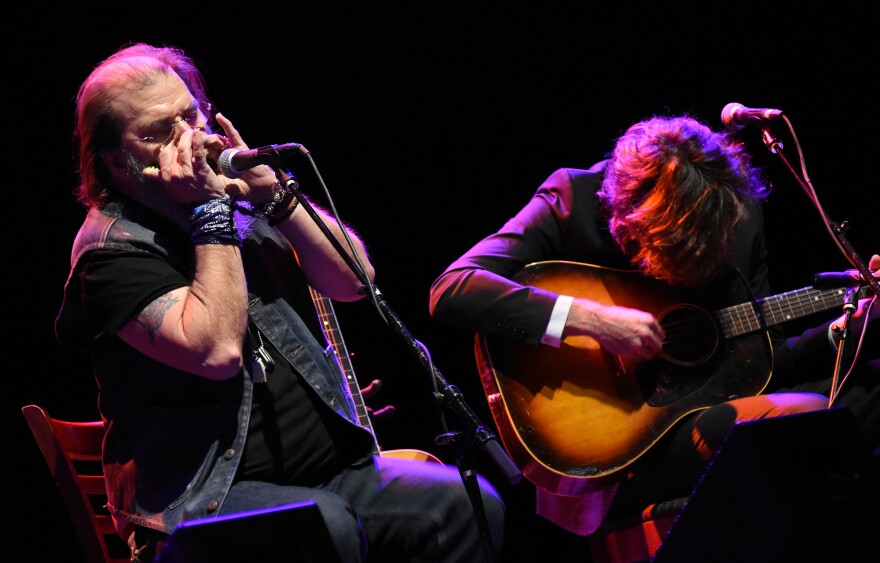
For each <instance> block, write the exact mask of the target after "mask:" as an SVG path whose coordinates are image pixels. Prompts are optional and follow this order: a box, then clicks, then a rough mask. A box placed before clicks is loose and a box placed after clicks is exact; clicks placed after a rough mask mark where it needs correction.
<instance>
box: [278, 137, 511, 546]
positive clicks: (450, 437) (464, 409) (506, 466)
mask: <svg viewBox="0 0 880 563" xmlns="http://www.w3.org/2000/svg"><path fill="white" fill-rule="evenodd" d="M300 152H302V153H303V154H304V155H305V156H306V157H307V158H308V159H309V162H310V163H311V164H312V169H313V170H314V172H315V174H316V175H317V176H318V179H319V181H320V183H321V185H322V186H323V185H324V181H323V179H322V178H321V174H320V172H318V169H317V167H316V166H315V163H314V161H313V160H312V158H311V155H310V153H309V152H308V151H307V150H306V149H305V147H301V150H300ZM277 156H278V159H279V160H280V161H282V162H283V160H284V156H283V155H281V154H280V153H278V155H277ZM276 176H278V179H279V180H280V181H281V182H283V183H284V185H285V186H286V187H287V189H288V190H290V191H292V192H293V194H294V197H296V198H297V200H298V201H299V205H300V207H302V208H303V209H305V210H306V211H307V212H308V214H309V215H310V216H311V217H312V220H314V222H315V224H316V225H317V226H318V228H320V229H321V231H322V232H323V233H324V236H326V237H327V240H329V241H330V243H331V244H332V245H333V247H334V248H335V249H336V251H337V252H338V253H339V256H340V257H342V259H343V260H344V261H345V263H346V264H347V265H348V267H349V268H350V269H351V271H352V272H354V274H355V275H356V276H357V277H358V279H359V280H360V281H361V283H362V284H363V287H362V291H363V292H365V293H366V292H367V291H369V293H370V298H371V299H372V302H373V303H374V305H375V306H376V307H377V308H378V310H379V314H380V316H381V317H382V318H383V320H385V322H386V323H388V324H389V325H390V326H391V328H392V329H393V331H394V333H395V334H396V335H397V336H399V337H400V338H401V339H402V340H403V341H404V343H406V344H407V346H408V347H409V349H410V350H411V351H412V352H413V353H414V354H415V355H416V357H417V358H418V359H419V360H420V362H421V364H422V366H423V367H424V368H425V369H427V370H428V372H429V373H430V375H431V377H432V378H433V384H434V389H437V390H438V391H435V394H434V398H435V399H436V400H437V401H439V402H440V403H441V404H442V405H443V406H446V407H447V408H449V409H450V410H451V411H452V412H453V413H455V414H456V415H457V416H458V419H459V421H460V422H461V423H462V424H463V425H464V426H465V427H466V428H467V430H468V433H467V434H465V433H462V432H453V433H448V434H444V435H443V436H441V437H438V439H437V440H436V443H438V444H440V445H451V446H452V447H453V448H454V451H455V454H456V456H455V457H456V465H457V467H458V470H459V474H460V475H461V477H462V481H463V482H464V485H465V489H466V490H467V492H468V496H469V498H470V501H471V504H472V505H473V507H474V512H475V515H476V518H477V526H478V528H479V531H480V536H481V538H482V540H483V548H484V551H485V553H486V557H487V559H488V561H489V562H490V563H492V562H494V561H495V559H496V557H495V550H494V548H493V547H492V540H491V537H490V536H489V527H488V521H487V519H486V513H485V509H484V506H483V499H482V496H481V495H480V489H479V484H478V482H477V473H476V471H475V470H474V461H473V456H472V454H471V453H470V449H471V448H472V447H473V445H474V444H476V445H478V446H479V447H480V448H481V449H482V450H483V451H484V452H485V453H486V455H488V457H489V459H490V460H491V461H492V462H493V463H494V464H495V466H496V467H497V468H498V470H499V471H500V472H501V474H502V475H504V477H505V478H506V479H507V480H508V482H510V483H511V484H513V485H515V484H517V483H519V482H520V481H521V480H522V473H520V471H519V469H518V468H517V467H516V465H514V463H513V461H512V460H511V459H510V457H509V456H508V455H507V453H506V452H505V451H504V449H503V448H502V447H501V445H500V444H499V443H498V440H497V438H496V437H495V436H494V434H493V433H492V432H491V431H490V430H489V429H488V428H487V427H486V426H485V425H483V424H482V423H481V422H480V420H479V419H478V418H477V416H476V415H475V414H474V412H473V411H472V410H471V408H470V407H469V406H468V404H467V402H466V401H465V400H464V395H462V393H461V391H459V390H458V388H456V387H455V386H454V385H450V384H449V383H448V382H447V381H446V379H445V378H444V377H443V375H442V374H441V373H440V371H439V370H438V369H437V368H436V367H435V366H434V364H433V362H432V361H431V360H430V357H429V356H428V354H427V353H426V351H425V349H424V346H422V345H421V343H419V342H418V341H416V339H415V338H413V336H412V335H411V334H410V332H409V331H408V330H407V329H406V327H405V326H404V325H403V323H402V322H401V321H400V319H399V318H398V316H397V315H396V314H395V313H394V311H393V310H391V308H390V307H389V306H388V303H387V301H386V300H385V298H384V297H383V296H382V292H381V291H379V288H378V287H376V286H375V285H373V284H372V283H371V282H370V279H369V277H368V276H367V275H366V273H365V272H364V269H363V268H362V267H360V266H359V265H358V264H356V263H355V261H354V259H353V258H352V257H351V256H350V255H349V254H348V252H346V251H345V249H344V248H343V246H342V244H341V243H340V242H339V241H338V240H337V239H336V237H335V236H334V235H333V233H332V232H330V229H329V228H328V227H327V225H325V224H324V221H323V220H322V219H321V217H320V216H319V215H318V213H317V212H316V211H315V209H314V207H313V206H312V205H311V203H309V200H307V199H306V198H305V197H303V196H302V193H301V192H300V190H299V184H298V183H297V181H296V179H295V178H294V176H293V174H291V173H290V171H289V170H287V169H286V168H284V167H278V169H277V171H276ZM325 191H326V188H325ZM334 214H335V213H334ZM343 233H344V234H346V237H347V233H345V230H344V229H343ZM349 242H350V241H349Z"/></svg>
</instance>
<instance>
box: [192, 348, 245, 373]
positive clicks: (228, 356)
mask: <svg viewBox="0 0 880 563" xmlns="http://www.w3.org/2000/svg"><path fill="white" fill-rule="evenodd" d="M243 366H244V356H243V355H242V347H241V343H240V342H239V343H237V344H235V345H228V346H217V347H215V348H214V349H213V350H211V351H210V352H209V353H208V354H207V355H206V356H205V358H204V361H203V362H202V364H201V365H200V369H199V372H200V373H199V375H201V376H202V377H205V378H206V379H212V380H215V381H225V380H227V379H232V378H233V377H235V376H236V375H238V374H239V373H240V372H241V369H242V367H243Z"/></svg>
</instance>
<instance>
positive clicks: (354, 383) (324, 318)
mask: <svg viewBox="0 0 880 563" xmlns="http://www.w3.org/2000/svg"><path fill="white" fill-rule="evenodd" d="M309 293H310V294H311V296H312V302H313V303H314V304H315V310H316V311H317V313H318V320H319V321H320V323H321V330H322V331H323V332H324V337H325V338H326V339H327V343H328V344H329V345H330V346H331V347H332V348H333V351H334V352H335V354H336V359H337V360H338V361H339V366H340V367H341V368H342V373H343V375H344V376H345V381H346V383H347V384H348V392H349V395H350V396H351V399H352V402H353V403H354V406H355V411H356V413H357V418H358V423H359V424H360V425H361V426H363V427H364V428H366V429H368V430H369V431H370V432H371V433H372V434H373V436H375V435H376V434H375V432H374V431H373V424H372V421H371V420H370V413H369V411H368V410H367V405H366V403H365V402H364V398H363V395H362V394H361V388H360V385H359V384H358V380H357V377H355V374H354V368H353V366H352V363H351V358H350V357H349V355H348V350H347V348H346V346H345V340H344V339H343V338H342V330H341V329H340V328H339V322H338V321H337V319H336V311H335V310H334V309H333V302H332V300H331V299H330V298H328V297H326V296H324V295H323V294H321V293H319V292H318V291H315V290H314V289H313V288H311V287H309Z"/></svg>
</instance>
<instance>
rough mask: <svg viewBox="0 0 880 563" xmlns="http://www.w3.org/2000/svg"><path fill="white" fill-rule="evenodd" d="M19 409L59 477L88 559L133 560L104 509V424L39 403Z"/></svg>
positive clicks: (99, 562)
mask: <svg viewBox="0 0 880 563" xmlns="http://www.w3.org/2000/svg"><path fill="white" fill-rule="evenodd" d="M21 412H22V413H23V414H24V417H25V419H26V420H27V423H28V426H30V429H31V432H32V433H33V435H34V439H35V440H36V442H37V446H39V448H40V452H42V454H43V458H44V459H45V461H46V465H47V466H48V468H49V471H50V473H51V474H52V477H53V478H54V479H55V484H56V485H57V487H58V491H59V492H60V493H61V497H62V499H63V501H64V504H65V506H66V507H67V511H68V513H69V515H70V518H71V520H72V521H73V525H74V528H75V529H76V533H77V537H78V538H79V541H80V544H81V545H82V549H83V553H84V555H85V558H86V561H87V562H88V563H123V562H128V561H130V555H129V553H128V547H127V546H126V545H125V542H124V541H123V540H122V538H120V537H119V535H118V534H117V533H116V529H115V527H114V526H113V520H112V518H111V517H110V514H109V512H108V511H107V508H106V503H107V491H106V488H105V481H104V475H103V472H102V468H101V444H102V441H103V439H104V423H103V422H101V421H88V422H72V421H66V420H58V419H54V418H52V417H51V416H50V415H49V413H48V412H47V411H46V410H45V409H43V408H42V407H40V406H37V405H27V406H25V407H22V409H21Z"/></svg>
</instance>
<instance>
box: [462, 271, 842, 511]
mask: <svg viewBox="0 0 880 563" xmlns="http://www.w3.org/2000/svg"><path fill="white" fill-rule="evenodd" d="M514 280H515V281H517V282H519V283H521V284H523V285H530V286H536V287H539V288H543V289H547V290H550V291H553V292H556V293H560V294H565V295H572V296H574V297H578V298H587V299H591V300H593V301H597V302H599V303H602V304H605V305H620V306H625V307H631V308H635V309H640V310H643V311H648V312H650V313H652V314H654V315H655V316H656V317H657V318H658V319H659V320H660V322H661V324H662V326H663V328H664V330H665V331H666V339H665V341H664V344H663V351H662V353H661V354H660V356H659V357H658V358H654V359H651V360H648V361H643V362H634V361H625V360H623V359H622V358H619V357H617V356H614V355H612V354H609V353H608V352H606V351H604V350H603V349H602V348H601V347H600V346H599V344H598V342H596V341H595V340H593V339H592V338H589V337H585V336H581V337H575V338H566V339H565V340H564V341H563V342H562V345H561V346H560V347H559V348H553V347H550V346H539V347H536V346H531V345H528V344H523V343H521V342H516V341H513V340H510V339H503V338H494V337H487V336H484V335H481V334H477V335H476V337H475V353H476V359H477V364H478V368H479V371H480V377H481V381H482V384H483V387H484V390H485V393H486V396H487V399H488V403H489V406H490V409H491V412H492V416H493V417H494V419H495V423H496V425H497V427H498V430H499V434H500V435H501V439H502V442H503V443H504V446H505V448H506V449H507V451H508V453H509V454H510V455H511V458H512V459H513V460H514V462H515V463H516V464H517V465H518V467H519V469H520V470H521V471H522V473H523V475H524V476H526V477H527V478H528V479H529V480H530V481H532V483H534V484H535V485H536V486H538V487H540V488H543V489H545V490H548V491H550V492H554V493H558V494H585V493H588V492H594V491H596V490H599V489H601V488H604V487H606V486H607V485H608V484H610V483H611V482H612V481H613V480H617V478H618V477H619V476H620V475H619V474H620V473H621V472H623V471H625V470H626V469H627V468H628V467H629V466H630V465H631V464H632V463H633V462H634V461H635V460H636V459H638V458H639V457H641V456H642V455H643V454H645V453H646V452H647V451H648V450H649V449H650V448H651V446H653V445H654V444H655V443H656V442H657V441H658V440H659V439H660V437H661V436H663V435H664V434H665V433H666V432H667V431H668V430H669V429H670V428H671V427H672V426H673V425H674V424H675V423H676V422H677V421H678V420H680V419H681V418H682V417H684V416H685V415H687V414H688V413H691V412H694V411H697V410H700V409H704V408H707V407H710V406H712V405H715V404H719V403H722V402H724V401H727V400H729V399H733V398H736V397H744V396H751V395H756V394H759V393H761V392H762V391H763V390H764V388H765V387H766V385H767V383H768V382H769V380H770V375H771V372H772V367H773V355H772V348H771V344H770V338H769V334H768V332H767V328H768V327H771V326H774V325H777V324H779V323H783V322H786V321H790V320H794V319H798V318H801V317H804V316H806V315H810V314H812V313H817V312H820V311H825V310H828V309H831V308H834V307H841V308H842V305H843V298H844V294H845V291H846V290H845V288H835V289H828V290H819V289H815V288H812V287H805V288H802V289H798V290H795V291H789V292H787V293H782V294H779V295H775V296H772V297H766V298H763V299H757V300H753V299H752V297H751V296H750V294H749V292H748V291H747V289H746V284H745V283H744V282H742V280H740V279H739V278H738V277H736V276H732V277H731V278H730V279H727V280H724V281H722V282H719V283H717V284H715V285H714V286H713V287H710V288H706V290H704V291H701V292H700V293H699V294H696V295H695V294H693V293H686V292H682V291H676V290H674V289H672V288H671V287H670V286H668V285H666V284H664V283H662V282H659V281H656V280H653V279H650V278H647V277H644V276H641V275H639V274H638V273H637V272H635V271H630V270H616V269H611V268H604V267H600V266H593V265H590V264H582V263H577V262H562V261H550V262H537V263H533V264H530V265H528V266H526V267H525V268H524V269H523V270H522V271H521V272H520V273H519V274H518V275H516V276H515V277H514ZM731 303H736V304H735V305H730V304H731ZM841 310H842V309H841Z"/></svg>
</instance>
